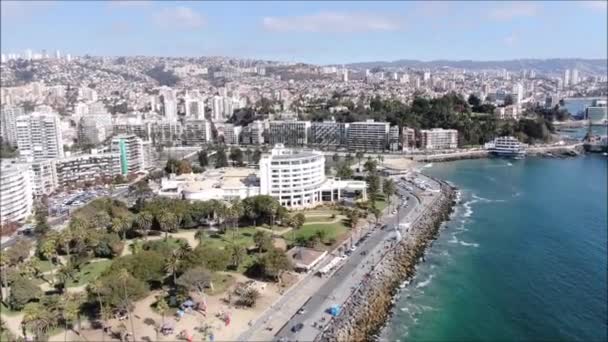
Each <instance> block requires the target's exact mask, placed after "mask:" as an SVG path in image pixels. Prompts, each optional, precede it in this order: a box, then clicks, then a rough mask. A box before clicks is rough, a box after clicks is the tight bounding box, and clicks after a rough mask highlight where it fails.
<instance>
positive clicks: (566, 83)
mask: <svg viewBox="0 0 608 342" xmlns="http://www.w3.org/2000/svg"><path fill="white" fill-rule="evenodd" d="M569 85H570V69H566V71H564V87H567V86H569Z"/></svg>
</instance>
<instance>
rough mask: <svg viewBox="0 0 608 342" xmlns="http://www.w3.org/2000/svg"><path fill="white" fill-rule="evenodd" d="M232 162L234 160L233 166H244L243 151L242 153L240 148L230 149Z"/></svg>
mask: <svg viewBox="0 0 608 342" xmlns="http://www.w3.org/2000/svg"><path fill="white" fill-rule="evenodd" d="M230 160H232V163H233V165H236V166H242V165H243V151H241V149H240V148H238V147H233V148H231V149H230Z"/></svg>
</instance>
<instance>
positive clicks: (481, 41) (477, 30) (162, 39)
mask: <svg viewBox="0 0 608 342" xmlns="http://www.w3.org/2000/svg"><path fill="white" fill-rule="evenodd" d="M606 4H607V1H605V0H604V1H556V2H550V1H538V2H529V1H526V2H503V1H498V2H489V1H462V2H459V1H446V2H439V1H434V2H430V1H429V2H415V1H407V2H396V1H389V2H364V1H354V2H346V1H338V2H294V1H284V2H279V1H269V2H235V1H219V2H197V1H182V2H171V1H157V2H155V1H111V2H106V1H88V2H78V1H41V2H33V1H21V2H12V1H5V0H2V2H1V10H2V17H1V19H2V20H1V26H2V27H1V28H2V31H1V38H2V40H1V43H2V46H1V48H2V52H4V53H8V52H22V51H23V50H25V49H27V48H31V49H33V50H38V51H39V50H41V49H47V51H54V50H55V49H60V50H62V51H65V52H70V53H72V54H74V55H83V54H86V53H88V54H91V55H111V56H121V55H156V56H161V55H162V56H201V55H224V56H235V57H251V58H265V59H272V60H286V61H303V62H310V63H318V64H330V63H351V62H361V61H376V60H396V59H420V60H435V59H451V60H455V59H473V60H503V59H515V58H565V57H581V58H606V54H607V49H608V46H607V41H608V37H607V33H606V32H607V31H608V27H607V25H608V24H607V17H608V14H607V7H606Z"/></svg>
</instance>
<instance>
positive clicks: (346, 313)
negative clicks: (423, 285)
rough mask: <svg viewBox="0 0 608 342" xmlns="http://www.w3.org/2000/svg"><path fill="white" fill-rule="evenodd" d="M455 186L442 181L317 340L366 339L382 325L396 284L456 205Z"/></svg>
mask: <svg viewBox="0 0 608 342" xmlns="http://www.w3.org/2000/svg"><path fill="white" fill-rule="evenodd" d="M455 193H456V191H455V189H454V188H453V187H451V186H450V185H448V184H446V183H441V192H440V193H439V195H438V197H437V198H436V199H435V201H434V202H433V203H431V204H430V207H428V208H427V209H426V211H425V212H424V213H423V214H422V215H421V216H420V218H419V219H418V220H417V221H416V222H415V223H414V224H413V225H412V227H411V230H410V231H411V233H410V235H409V236H408V237H407V238H406V239H404V240H402V241H401V242H400V243H399V244H398V245H396V246H395V247H394V248H393V249H391V250H390V251H389V252H387V254H386V255H385V256H384V258H383V259H382V260H381V261H380V262H379V263H378V264H377V265H376V267H375V270H374V271H373V272H372V273H371V274H370V276H369V277H367V278H366V280H364V282H363V283H362V284H361V286H359V288H358V289H357V290H356V291H355V293H354V294H353V295H352V296H351V297H350V298H349V299H348V301H347V302H346V303H345V304H344V306H343V308H342V312H341V314H340V315H339V316H338V317H336V318H335V319H334V320H333V321H332V322H331V323H330V325H329V327H328V328H327V330H325V331H324V332H323V334H322V335H320V336H319V338H318V339H317V340H320V341H369V340H371V339H373V336H374V335H375V334H376V333H377V332H378V331H379V330H380V329H381V328H382V327H383V326H384V324H385V323H386V321H387V319H388V316H389V315H390V312H391V308H392V306H393V304H394V297H395V295H396V294H397V291H398V290H399V285H400V284H401V283H402V282H403V281H405V280H407V279H409V278H411V277H412V276H413V275H414V273H415V267H416V263H417V262H418V261H419V260H420V259H421V257H422V256H423V254H424V251H425V250H426V248H427V247H429V246H430V245H431V244H432V242H433V241H434V240H435V238H436V237H437V234H438V231H439V227H440V226H441V224H442V222H444V221H446V220H448V219H449V215H450V213H451V212H452V210H453V207H454V205H455V198H456V196H455Z"/></svg>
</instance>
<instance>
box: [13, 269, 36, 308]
mask: <svg viewBox="0 0 608 342" xmlns="http://www.w3.org/2000/svg"><path fill="white" fill-rule="evenodd" d="M41 296H42V290H40V287H38V285H36V284H35V283H34V282H32V281H31V280H29V279H26V278H24V277H17V279H16V280H14V281H13V283H12V284H11V291H10V294H9V297H8V305H9V306H10V307H11V309H12V310H21V309H23V307H24V306H25V305H26V304H27V303H29V302H31V301H33V300H36V299H39V298H40V297H41Z"/></svg>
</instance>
